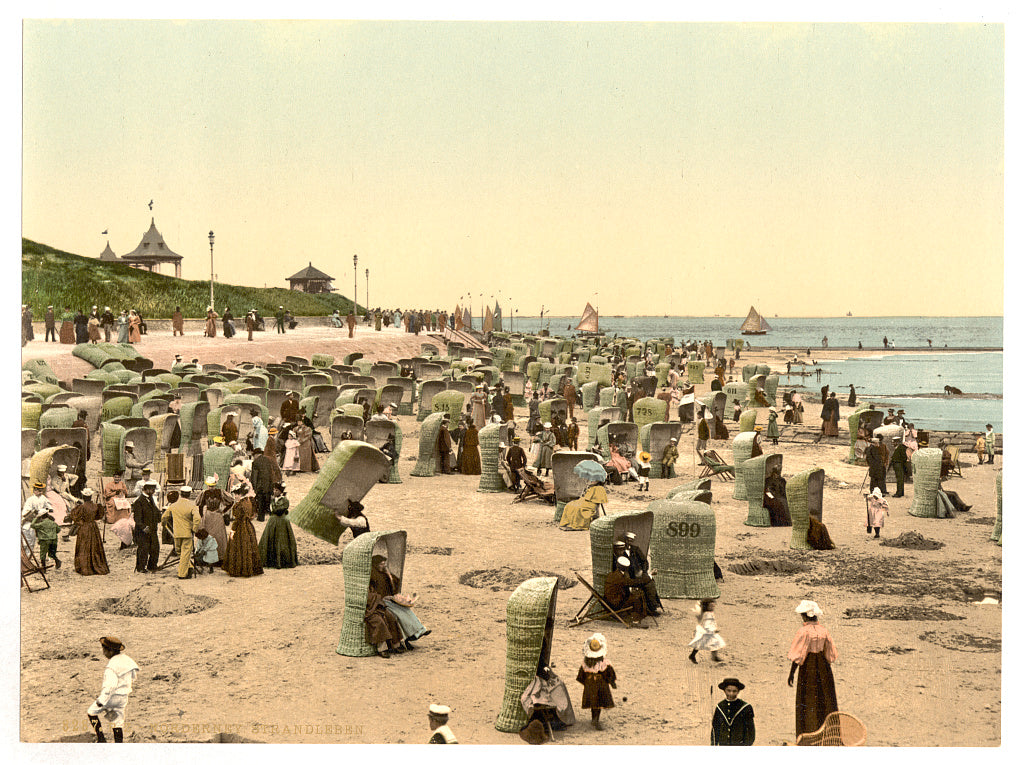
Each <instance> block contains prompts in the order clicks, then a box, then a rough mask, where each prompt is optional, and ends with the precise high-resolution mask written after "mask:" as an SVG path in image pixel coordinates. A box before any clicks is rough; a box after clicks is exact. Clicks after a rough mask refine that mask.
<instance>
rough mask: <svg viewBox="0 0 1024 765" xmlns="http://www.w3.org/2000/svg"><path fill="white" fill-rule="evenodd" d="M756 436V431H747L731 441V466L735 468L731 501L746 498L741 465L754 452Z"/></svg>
mask: <svg viewBox="0 0 1024 765" xmlns="http://www.w3.org/2000/svg"><path fill="white" fill-rule="evenodd" d="M756 435H757V433H756V431H747V432H745V433H739V434H737V435H736V437H735V438H734V439H733V440H732V464H733V467H734V468H735V471H734V472H733V475H734V476H736V483H735V484H734V485H733V488H732V498H733V499H746V498H747V486H746V484H745V483H744V481H743V473H742V472H741V471H742V469H743V463H744V462H746V461H747V460H748V459H750V455H751V454H752V453H753V451H754V437H755V436H756Z"/></svg>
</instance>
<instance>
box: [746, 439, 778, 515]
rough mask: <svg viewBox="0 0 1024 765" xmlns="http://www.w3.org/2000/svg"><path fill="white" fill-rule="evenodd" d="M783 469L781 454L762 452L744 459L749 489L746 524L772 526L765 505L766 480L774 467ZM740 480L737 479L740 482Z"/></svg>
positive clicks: (747, 487)
mask: <svg viewBox="0 0 1024 765" xmlns="http://www.w3.org/2000/svg"><path fill="white" fill-rule="evenodd" d="M776 467H777V468H779V470H780V471H781V470H782V455H781V454H762V455H761V456H760V457H751V458H750V459H748V460H744V462H743V467H742V472H743V483H744V484H746V490H747V520H745V521H744V522H743V524H744V525H745V526H771V525H772V524H771V519H770V517H769V515H768V510H767V508H765V506H764V481H765V478H766V477H767V476H768V474H769V473H770V472H771V471H772V469H773V468H776ZM738 482H739V481H737V483H738Z"/></svg>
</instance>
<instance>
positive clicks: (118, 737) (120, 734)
mask: <svg viewBox="0 0 1024 765" xmlns="http://www.w3.org/2000/svg"><path fill="white" fill-rule="evenodd" d="M114 743H115V744H123V743H124V728H114Z"/></svg>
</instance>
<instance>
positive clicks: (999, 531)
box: [989, 470, 1003, 547]
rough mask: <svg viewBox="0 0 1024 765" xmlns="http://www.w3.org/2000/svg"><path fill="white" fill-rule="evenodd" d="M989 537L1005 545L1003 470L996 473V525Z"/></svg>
mask: <svg viewBox="0 0 1024 765" xmlns="http://www.w3.org/2000/svg"><path fill="white" fill-rule="evenodd" d="M989 539H990V540H991V541H993V542H995V543H996V544H997V545H999V546H1000V547H1002V546H1003V471H1002V470H1000V471H999V472H998V473H996V525H995V526H994V527H993V528H992V536H990V537H989Z"/></svg>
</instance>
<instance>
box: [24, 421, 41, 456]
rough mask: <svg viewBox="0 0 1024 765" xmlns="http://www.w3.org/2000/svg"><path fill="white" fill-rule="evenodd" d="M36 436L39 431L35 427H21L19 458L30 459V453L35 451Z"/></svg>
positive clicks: (37, 436)
mask: <svg viewBox="0 0 1024 765" xmlns="http://www.w3.org/2000/svg"><path fill="white" fill-rule="evenodd" d="M38 438H39V431H38V430H36V429H35V428H22V429H21V458H22V459H23V460H28V459H32V455H33V454H35V453H36V441H37V439H38ZM43 443H45V442H43Z"/></svg>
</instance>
